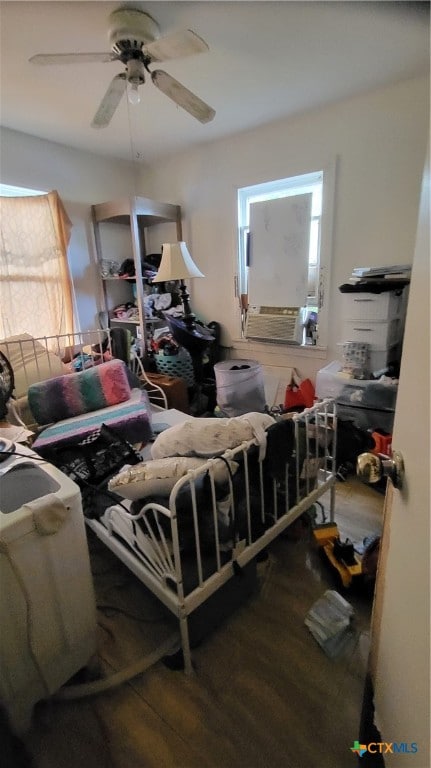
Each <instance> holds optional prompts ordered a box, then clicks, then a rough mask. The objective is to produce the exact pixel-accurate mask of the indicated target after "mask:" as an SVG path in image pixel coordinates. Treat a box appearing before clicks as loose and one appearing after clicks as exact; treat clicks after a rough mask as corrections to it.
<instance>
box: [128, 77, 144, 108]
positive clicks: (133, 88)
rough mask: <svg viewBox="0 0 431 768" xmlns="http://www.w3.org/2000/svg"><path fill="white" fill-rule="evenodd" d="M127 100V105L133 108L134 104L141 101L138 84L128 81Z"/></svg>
mask: <svg viewBox="0 0 431 768" xmlns="http://www.w3.org/2000/svg"><path fill="white" fill-rule="evenodd" d="M127 99H128V101H129V104H133V106H135V105H136V104H139V102H140V101H141V97H140V95H139V91H138V83H136V82H130V80H129V82H128V84H127Z"/></svg>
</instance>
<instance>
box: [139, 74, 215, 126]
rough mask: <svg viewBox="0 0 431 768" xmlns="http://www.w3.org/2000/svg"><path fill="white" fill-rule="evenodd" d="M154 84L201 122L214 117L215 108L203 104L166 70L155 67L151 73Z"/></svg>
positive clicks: (208, 120) (207, 121)
mask: <svg viewBox="0 0 431 768" xmlns="http://www.w3.org/2000/svg"><path fill="white" fill-rule="evenodd" d="M151 79H152V81H153V83H154V85H156V86H157V88H158V89H159V90H160V91H162V93H164V94H165V95H166V96H169V98H170V99H172V101H174V102H175V104H178V106H179V107H182V108H183V109H185V110H186V112H189V114H190V115H192V116H193V117H195V118H196V120H199V122H201V123H209V122H210V121H211V120H212V119H213V118H214V117H215V110H214V109H212V107H209V106H208V104H205V102H204V101H202V100H201V99H200V98H199V97H198V96H196V95H195V94H194V93H192V92H191V91H189V90H188V89H187V88H185V87H184V85H181V83H179V82H178V80H175V79H174V78H173V77H171V75H168V73H167V72H163V70H161V69H156V70H154V72H152V73H151Z"/></svg>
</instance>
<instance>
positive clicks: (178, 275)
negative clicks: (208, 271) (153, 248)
mask: <svg viewBox="0 0 431 768" xmlns="http://www.w3.org/2000/svg"><path fill="white" fill-rule="evenodd" d="M189 277H205V275H203V274H202V272H201V271H200V269H198V268H197V266H196V264H195V263H194V261H193V259H192V257H191V256H190V254H189V252H188V250H187V246H186V244H185V243H184V242H179V243H164V244H163V246H162V260H161V262H160V267H159V271H158V272H157V275H156V276H155V277H153V283H166V282H169V280H186V279H187V278H189Z"/></svg>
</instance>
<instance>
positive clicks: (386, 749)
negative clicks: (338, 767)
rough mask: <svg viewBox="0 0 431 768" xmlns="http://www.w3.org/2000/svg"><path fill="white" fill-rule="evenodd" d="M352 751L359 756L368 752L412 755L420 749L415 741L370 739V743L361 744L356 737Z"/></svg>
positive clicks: (373, 753)
mask: <svg viewBox="0 0 431 768" xmlns="http://www.w3.org/2000/svg"><path fill="white" fill-rule="evenodd" d="M350 751H351V752H353V753H354V754H357V755H359V757H362V755H365V753H366V752H369V753H370V754H372V755H375V754H377V753H379V754H381V755H385V754H387V753H389V754H390V755H394V754H404V755H412V754H414V753H415V752H417V751H418V745H417V744H416V742H415V741H411V742H407V741H370V742H369V743H368V744H360V743H359V741H358V740H357V739H356V740H355V741H354V742H353V747H350Z"/></svg>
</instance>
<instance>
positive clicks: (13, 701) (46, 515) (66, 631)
mask: <svg viewBox="0 0 431 768" xmlns="http://www.w3.org/2000/svg"><path fill="white" fill-rule="evenodd" d="M2 448H3V451H2V453H1V454H0V457H1V459H3V460H1V462H0V585H1V589H0V622H1V630H0V701H1V703H2V705H3V706H5V708H6V710H7V713H8V715H9V719H10V723H11V726H12V727H13V728H14V729H15V731H16V732H17V733H20V732H24V731H25V730H26V729H27V728H28V727H29V726H30V723H31V716H32V709H33V706H34V704H35V703H36V702H37V701H39V700H41V699H45V698H48V697H49V696H50V695H51V694H53V693H54V692H56V691H57V690H58V689H59V688H60V687H61V686H62V685H63V684H64V683H65V682H66V681H67V680H69V679H70V678H71V677H72V676H73V675H74V674H76V672H78V671H79V670H80V669H81V668H82V667H84V666H86V664H88V662H89V661H90V659H91V657H92V656H93V654H94V653H95V651H96V606H95V598H94V591H93V582H92V577H91V571H90V560H89V554H88V547H87V539H86V534H85V525H84V517H83V512H82V504H81V493H80V490H79V487H78V486H77V485H76V484H75V483H74V482H73V481H72V480H70V479H69V478H68V477H67V476H66V475H64V474H63V473H62V472H60V471H59V470H58V469H56V467H54V466H52V465H50V464H48V463H46V462H43V461H40V459H39V460H38V457H37V456H36V454H34V453H33V452H32V451H31V450H30V449H28V448H26V447H25V446H22V445H17V447H16V449H15V450H16V451H17V452H18V453H20V454H24V457H18V456H16V455H12V454H10V455H8V458H6V459H4V456H5V446H4V441H3V444H2V445H1V446H0V451H1V449H2Z"/></svg>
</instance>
